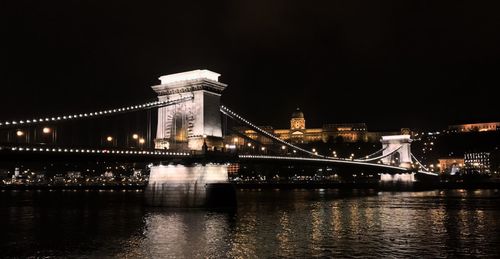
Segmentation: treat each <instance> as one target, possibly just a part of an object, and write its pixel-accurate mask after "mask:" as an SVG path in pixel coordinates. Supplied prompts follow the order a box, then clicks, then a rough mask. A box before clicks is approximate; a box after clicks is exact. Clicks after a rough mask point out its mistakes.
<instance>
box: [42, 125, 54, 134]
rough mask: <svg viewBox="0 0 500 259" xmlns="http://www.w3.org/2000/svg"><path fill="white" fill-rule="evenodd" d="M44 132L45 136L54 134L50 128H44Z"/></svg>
mask: <svg viewBox="0 0 500 259" xmlns="http://www.w3.org/2000/svg"><path fill="white" fill-rule="evenodd" d="M42 132H43V134H49V133H50V132H52V129H51V128H49V127H44V128H43V129H42Z"/></svg>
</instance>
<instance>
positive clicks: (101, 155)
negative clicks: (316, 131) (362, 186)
mask: <svg viewBox="0 0 500 259" xmlns="http://www.w3.org/2000/svg"><path fill="white" fill-rule="evenodd" d="M0 161H4V162H14V161H15V162H44V161H45V162H46V161H50V162H73V161H74V162H79V161H84V162H85V161H109V162H144V163H154V164H160V163H162V164H168V163H178V164H194V163H201V164H207V163H243V164H244V163H252V164H270V163H272V164H275V165H290V164H293V165H313V166H314V165H317V166H327V165H331V166H334V167H336V168H339V169H360V170H369V171H371V172H386V173H410V172H416V170H414V169H409V168H404V167H398V166H392V165H384V164H380V163H368V162H360V161H355V160H348V159H333V158H328V157H324V158H317V157H315V158H312V157H297V156H271V155H238V154H236V153H231V152H207V153H205V154H204V153H201V152H196V153H195V152H173V151H166V150H165V151H164V150H137V149H113V148H100V149H95V148H94V149H92V148H62V147H40V146H30V147H28V146H1V147H0ZM418 173H420V174H427V175H430V176H437V174H434V173H430V172H425V171H418Z"/></svg>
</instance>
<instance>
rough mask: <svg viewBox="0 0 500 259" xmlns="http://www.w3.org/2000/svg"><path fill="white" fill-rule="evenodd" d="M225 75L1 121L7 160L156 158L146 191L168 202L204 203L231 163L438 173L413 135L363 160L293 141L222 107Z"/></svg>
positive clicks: (185, 76) (197, 73)
mask: <svg viewBox="0 0 500 259" xmlns="http://www.w3.org/2000/svg"><path fill="white" fill-rule="evenodd" d="M219 76H220V75H219V74H217V73H214V72H211V71H208V70H194V71H189V72H184V73H178V74H172V75H166V76H162V77H160V80H161V84H159V85H155V86H152V89H153V90H154V91H155V92H156V93H157V94H158V100H156V101H152V102H148V103H144V104H139V105H129V106H124V107H119V108H114V109H106V110H99V111H93V112H85V113H73V114H60V115H57V116H49V117H32V118H27V119H23V120H10V121H0V133H1V137H0V142H1V143H0V160H4V161H15V160H37V159H39V160H40V161H46V160H47V159H62V160H64V161H72V160H73V159H82V160H89V159H96V160H103V161H107V160H109V161H144V162H151V163H153V164H154V166H152V167H151V173H150V179H149V185H148V187H147V189H146V193H147V194H148V197H150V202H151V203H152V204H154V205H165V206H199V205H202V204H204V202H205V199H206V197H205V196H206V195H208V194H209V193H212V192H217V190H215V189H213V188H212V187H209V186H218V185H223V184H224V183H227V182H228V164H231V163H242V164H245V163H247V164H252V163H271V164H272V163H284V164H292V165H293V164H300V163H302V164H304V163H305V164H309V165H320V166H321V165H328V166H334V167H352V168H362V169H365V170H373V171H377V172H381V173H384V174H385V175H386V176H385V177H386V178H387V177H388V178H389V179H390V178H391V177H392V176H393V175H395V174H407V175H408V176H409V177H410V179H413V180H414V176H416V175H427V176H437V175H436V174H435V173H432V172H429V171H428V170H427V169H426V168H425V167H424V166H423V165H422V164H421V163H420V162H419V161H418V160H417V159H416V158H415V156H414V155H413V154H412V153H411V138H410V136H409V135H396V136H384V137H382V139H381V142H382V147H381V149H380V150H378V151H376V152H374V153H372V154H368V155H366V156H364V157H363V158H359V159H354V158H350V159H342V158H336V157H330V156H324V155H321V154H318V153H317V152H312V151H309V150H306V149H304V148H302V147H300V146H297V145H294V144H291V143H288V142H286V141H284V140H282V139H280V138H278V137H276V136H275V135H273V134H271V133H269V132H268V131H266V130H264V129H262V128H260V127H258V126H256V124H254V123H252V122H250V121H248V120H247V119H245V118H244V117H243V116H241V115H239V114H237V113H236V112H234V111H232V110H231V109H229V108H228V107H226V106H223V105H220V97H221V95H222V92H223V91H224V89H225V88H226V87H227V85H225V84H223V83H221V82H219V81H218V77H219ZM153 118H155V119H153ZM229 123H235V124H238V125H240V126H244V127H246V128H249V129H252V130H253V131H255V132H257V133H258V134H260V135H261V136H263V137H265V138H267V139H269V140H270V141H268V142H267V143H259V142H258V141H256V140H255V139H252V138H249V137H248V136H245V135H244V134H243V135H241V134H242V133H241V132H238V131H233V130H231V127H230V126H229ZM155 124H156V125H155ZM153 128H156V134H154V133H153V130H152V129H153ZM231 134H240V135H241V137H242V138H244V139H246V140H248V141H249V145H251V144H253V145H256V146H259V147H261V148H262V150H264V149H266V150H267V151H268V152H266V153H265V154H262V153H260V152H258V150H259V149H257V152H254V153H248V152H246V153H244V154H243V153H240V152H238V150H235V149H234V148H232V149H231V148H228V143H227V142H228V141H227V137H228V136H230V135H231ZM225 139H226V140H225ZM280 150H286V151H287V152H280ZM201 193H203V195H201Z"/></svg>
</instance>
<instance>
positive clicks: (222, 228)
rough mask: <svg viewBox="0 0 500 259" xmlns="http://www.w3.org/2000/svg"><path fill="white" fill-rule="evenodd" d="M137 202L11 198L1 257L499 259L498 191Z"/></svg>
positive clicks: (65, 196) (109, 197)
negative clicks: (187, 205) (198, 205)
mask: <svg viewBox="0 0 500 259" xmlns="http://www.w3.org/2000/svg"><path fill="white" fill-rule="evenodd" d="M142 195H143V194H142V193H137V192H113V193H111V192H92V191H91V192H76V193H75V192H64V193H63V192H50V193H49V192H2V193H0V198H1V200H2V203H0V228H1V229H2V235H0V251H2V254H1V255H2V256H13V257H24V256H56V257H59V256H60V257H68V256H69V257H120V258H123V257H129V258H136V257H146V258H161V257H167V258H179V257H181V258H182V257H184V258H200V257H209V258H226V257H240V258H249V257H250V258H254V257H311V256H327V257H338V256H351V257H366V256H373V257H457V256H488V257H495V256H500V248H499V247H500V221H499V219H500V203H499V201H500V195H499V193H498V191H496V192H495V191H494V190H491V191H490V190H480V191H465V190H457V191H430V192H406V193H377V192H374V191H358V190H354V191H339V190H291V191H286V190H281V191H276V190H272V191H239V192H238V202H239V206H238V208H236V209H235V210H225V211H215V210H203V209H166V208H150V207H146V206H144V204H143V197H142Z"/></svg>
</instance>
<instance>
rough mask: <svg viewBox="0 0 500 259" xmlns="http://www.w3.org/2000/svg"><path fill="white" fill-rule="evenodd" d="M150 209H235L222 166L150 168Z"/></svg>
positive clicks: (147, 194)
mask: <svg viewBox="0 0 500 259" xmlns="http://www.w3.org/2000/svg"><path fill="white" fill-rule="evenodd" d="M145 196H146V202H147V204H148V205H151V206H161V207H177V208H195V207H229V206H235V205H236V192H235V189H234V187H233V186H232V185H231V184H230V183H229V181H228V171H227V166H226V165H217V164H215V165H189V166H186V165H167V166H163V165H160V166H153V167H152V168H151V173H150V177H149V182H148V185H147V187H146V194H145Z"/></svg>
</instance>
